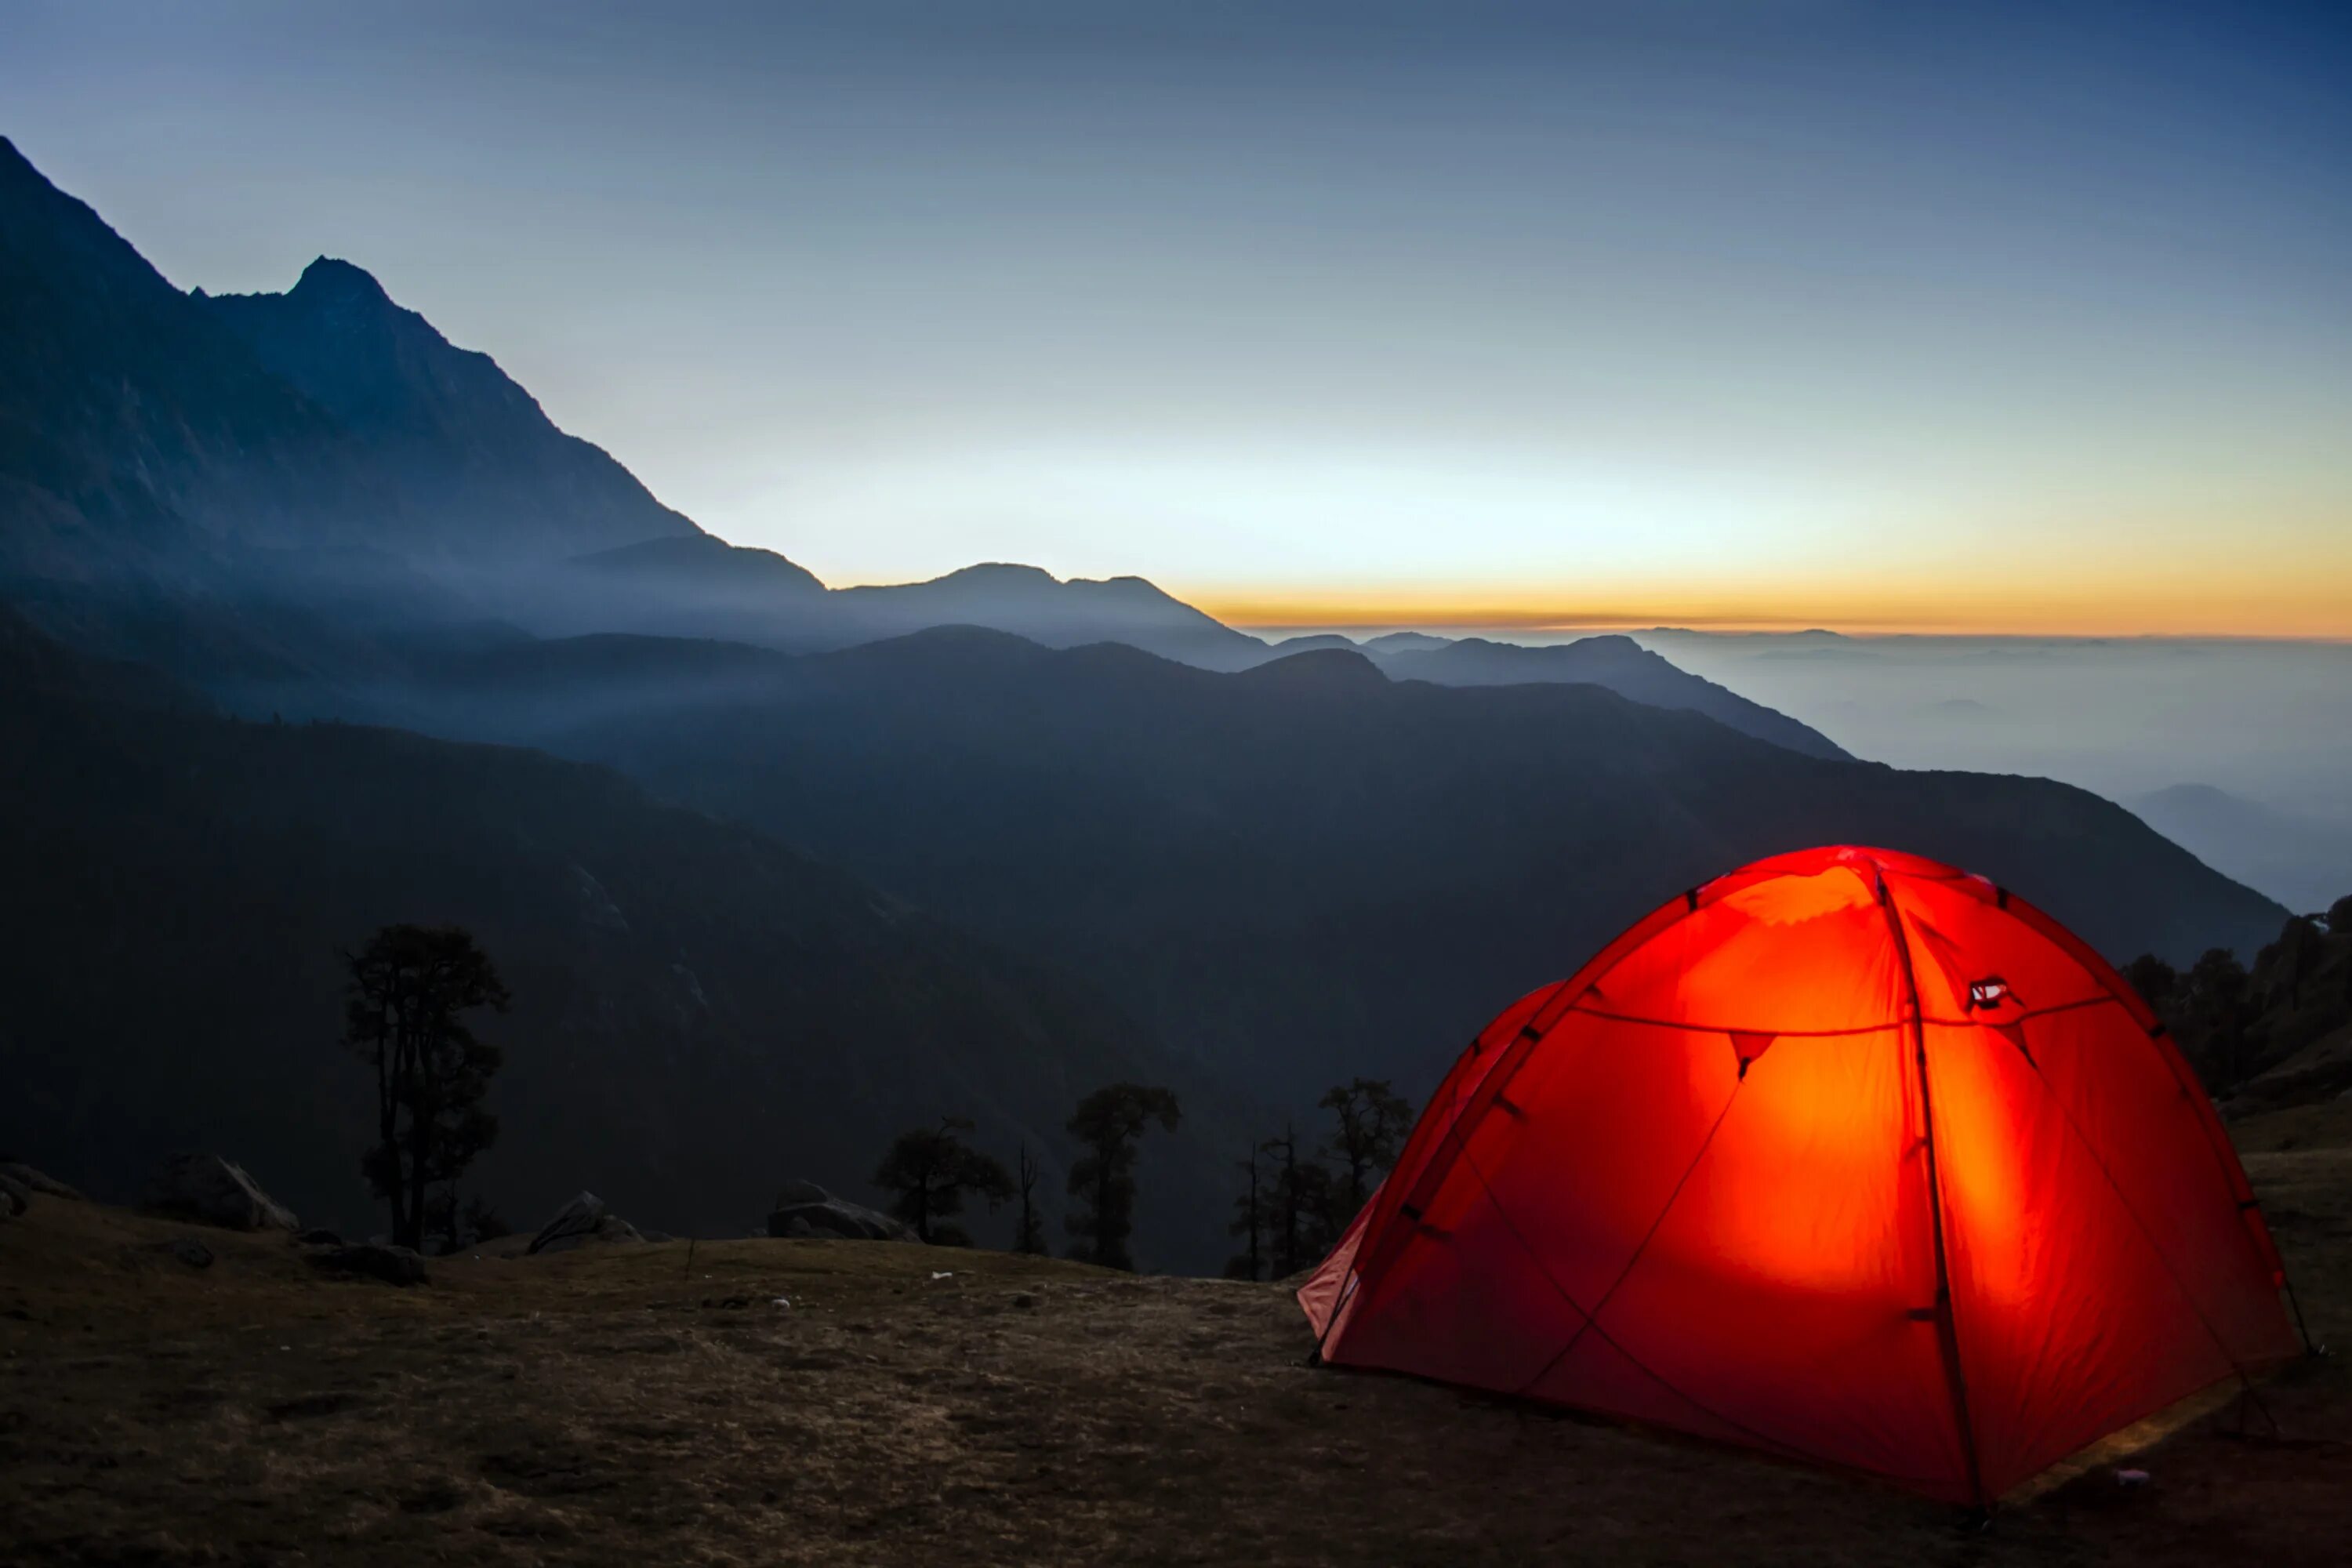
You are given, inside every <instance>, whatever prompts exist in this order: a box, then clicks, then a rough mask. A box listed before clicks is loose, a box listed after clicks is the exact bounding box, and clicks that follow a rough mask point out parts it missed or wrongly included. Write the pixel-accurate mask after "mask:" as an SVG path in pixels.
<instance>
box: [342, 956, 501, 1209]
mask: <svg viewBox="0 0 2352 1568" xmlns="http://www.w3.org/2000/svg"><path fill="white" fill-rule="evenodd" d="M342 959H343V963H344V965H345V967H346V968H347V969H348V970H349V971H350V978H349V981H348V983H347V984H346V987H345V993H344V1004H343V1041H344V1044H346V1045H347V1046H349V1047H351V1048H352V1051H354V1052H355V1053H357V1054H358V1056H359V1057H360V1058H361V1059H362V1060H363V1061H365V1062H366V1063H367V1064H368V1065H369V1066H370V1067H372V1068H374V1069H375V1085H376V1140H377V1141H376V1145H375V1147H374V1148H373V1149H371V1150H369V1151H368V1152H367V1154H366V1157H365V1158H364V1159H363V1160H362V1162H361V1169H362V1171H363V1172H364V1173H366V1175H367V1179H368V1184H369V1185H370V1186H371V1187H372V1188H373V1189H374V1192H375V1194H376V1195H377V1196H378V1197H380V1198H383V1199H384V1200H385V1202H386V1203H388V1204H389V1205H391V1208H392V1234H393V1239H394V1241H396V1242H398V1243H399V1244H400V1245H401V1246H403V1247H417V1248H419V1249H422V1247H423V1246H424V1242H425V1209H426V1196H427V1194H428V1193H430V1191H431V1190H432V1188H433V1186H434V1185H435V1184H436V1183H453V1184H454V1183H455V1182H456V1181H457V1177H458V1175H459V1174H460V1173H462V1172H463V1171H464V1170H465V1169H466V1167H467V1165H468V1164H470V1163H473V1160H474V1157H475V1156H476V1155H477V1154H479V1153H480V1152H482V1151H483V1150H485V1149H487V1148H488V1147H489V1146H490V1144H491V1142H493V1141H495V1140H496V1139H497V1137H498V1131H499V1123H498V1119H497V1118H496V1117H494V1116H492V1115H490V1114H489V1112H488V1111H486V1110H483V1109H482V1099H483V1097H484V1096H485V1095H486V1094H487V1093H488V1091H489V1087H490V1078H491V1076H492V1075H493V1074H495V1073H496V1072H497V1071H498V1069H499V1060H500V1054H499V1048H498V1047H496V1046H493V1045H491V1044H489V1043H488V1041H485V1040H482V1039H479V1038H478V1037H476V1036H475V1034H474V1032H473V1030H472V1028H471V1027H470V1026H468V1025H467V1022H466V1015H467V1014H468V1013H470V1012H473V1011H474V1010H475V1009H477V1008H480V1007H488V1008H489V1009H491V1010H492V1011H494V1012H500V1013H503V1012H505V1011H506V1007H507V1002H508V995H507V988H506V984H505V983H504V982H502V981H501V980H499V972H498V969H497V967H496V966H495V965H494V964H492V963H491V962H490V957H489V954H488V953H486V952H483V951H482V949H481V947H480V946H479V945H478V943H477V942H475V941H474V938H473V935H472V933H471V932H469V931H464V930H462V929H460V928H459V927H457V926H416V925H391V926H385V927H384V928H383V930H381V931H377V932H376V933H375V935H373V937H371V938H369V939H368V943H367V945H366V946H365V947H363V948H362V949H361V950H360V951H359V952H345V953H343V954H342Z"/></svg>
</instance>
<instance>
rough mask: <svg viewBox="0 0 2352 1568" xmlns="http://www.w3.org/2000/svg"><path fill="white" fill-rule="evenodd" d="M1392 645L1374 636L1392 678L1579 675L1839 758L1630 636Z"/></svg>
mask: <svg viewBox="0 0 2352 1568" xmlns="http://www.w3.org/2000/svg"><path fill="white" fill-rule="evenodd" d="M1396 646H1397V645H1395V644H1392V643H1389V642H1388V639H1386V638H1376V639H1374V642H1373V643H1372V644H1368V645H1367V647H1366V651H1368V652H1373V651H1377V653H1378V657H1379V658H1380V662H1381V668H1384V669H1386V670H1387V671H1388V672H1389V673H1390V674H1391V675H1393V676H1395V677H1397V678H1398V679H1406V680H1433V681H1436V682H1437V683H1438V684H1439V685H1441V686H1519V685H1525V684H1528V682H1531V681H1586V682H1590V683H1591V684H1592V685H1594V686H1605V687H1607V688H1608V689H1610V690H1612V691H1614V692H1616V693H1617V694H1618V695H1619V696H1620V697H1625V698H1630V699H1632V700H1633V701H1636V702H1646V703H1649V704H1650V705H1651V706H1652V707H1655V708H1686V709H1688V710H1691V711H1692V712H1694V713H1704V714H1706V716H1707V717H1708V718H1710V719H1713V720H1715V721H1717V722H1718V723H1721V724H1725V725H1727V726H1728V727H1730V728H1731V729H1734V730H1737V731H1739V732H1740V733H1741V734H1743V735H1753V736H1754V737H1756V739H1758V740H1759V741H1769V742H1772V743H1773V744H1774V745H1776V746H1786V747H1788V748H1789V749H1790V751H1792V752H1803V753H1804V754H1806V755H1807V756H1813V757H1843V756H1845V755H1847V753H1846V752H1845V751H1844V749H1843V748H1842V747H1840V746H1839V745H1838V744H1837V743H1836V742H1833V741H1832V740H1830V739H1829V737H1827V736H1826V735H1823V734H1822V733H1821V732H1820V731H1817V730H1812V729H1810V728H1808V727H1807V726H1805V725H1803V724H1801V723H1799V722H1798V721H1796V720H1794V719H1791V718H1790V717H1789V716H1788V715H1787V714H1785V713H1780V712H1776V711H1775V710H1772V709H1769V708H1767V707H1765V706H1764V705H1763V704H1761V703H1759V702H1750V701H1749V700H1748V699H1747V698H1745V697H1742V696H1740V695H1739V694H1738V693H1737V692H1735V691H1730V690H1727V689H1724V688H1723V687H1720V686H1717V684H1716V683H1715V682H1713V681H1712V680H1705V679H1700V678H1699V677H1697V676H1696V675H1692V674H1690V673H1688V672H1687V671H1685V670H1682V669H1679V668H1675V666H1674V665H1672V664H1669V663H1668V662H1667V661H1666V660H1665V659H1664V658H1660V657H1659V656H1658V655H1656V654H1654V653H1652V652H1650V651H1649V650H1648V649H1647V648H1644V647H1642V646H1641V645H1640V644H1639V643H1637V642H1635V641H1634V640H1633V638H1632V637H1614V636H1610V637H1582V638H1580V639H1578V640H1577V641H1575V642H1571V643H1558V644H1553V645H1549V646H1543V647H1526V646H1522V645H1520V644H1517V643H1498V642H1488V641H1486V639H1485V638H1483V637H1464V638H1462V639H1461V640H1460V641H1458V642H1449V643H1442V644H1441V645H1440V646H1438V647H1420V646H1418V645H1412V644H1408V645H1405V646H1403V647H1402V648H1401V649H1400V650H1399V651H1394V652H1391V651H1389V650H1390V648H1391V647H1396Z"/></svg>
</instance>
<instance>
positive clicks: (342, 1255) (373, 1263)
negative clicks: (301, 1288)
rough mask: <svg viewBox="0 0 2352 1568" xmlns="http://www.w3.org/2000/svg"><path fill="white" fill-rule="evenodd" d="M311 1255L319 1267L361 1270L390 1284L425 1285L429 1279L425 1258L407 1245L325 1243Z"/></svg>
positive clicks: (338, 1271)
mask: <svg viewBox="0 0 2352 1568" xmlns="http://www.w3.org/2000/svg"><path fill="white" fill-rule="evenodd" d="M308 1256H309V1258H310V1261H311V1263H312V1264H314V1265H315V1266H317V1267H318V1268H324V1269H327V1270H330V1271H331V1272H333V1273H336V1274H358V1275H363V1276H365V1277H366V1278H368V1279H381V1280H383V1282H384V1283H385V1284H387V1285H423V1284H425V1283H427V1282H428V1280H427V1276H426V1274H425V1259H424V1258H421V1257H419V1256H418V1255H417V1254H416V1253H415V1252H414V1251H412V1250H411V1249H409V1248H408V1247H386V1246H383V1245H381V1244H380V1243H377V1242H373V1241H362V1242H356V1243H353V1244H352V1245H349V1246H341V1247H319V1248H316V1249H315V1250H313V1251H311V1252H310V1254H309V1255H308Z"/></svg>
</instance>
